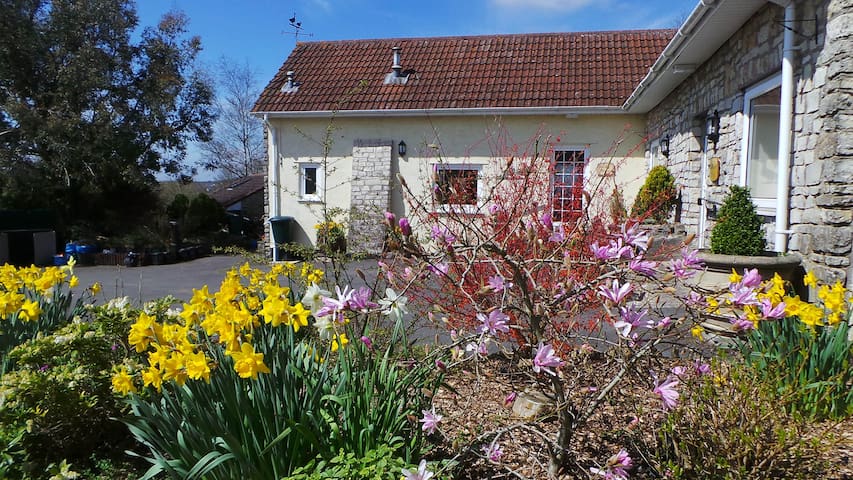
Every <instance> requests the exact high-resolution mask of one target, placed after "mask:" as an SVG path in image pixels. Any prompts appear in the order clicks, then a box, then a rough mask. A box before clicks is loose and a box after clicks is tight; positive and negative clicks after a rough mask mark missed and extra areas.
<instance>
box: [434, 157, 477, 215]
mask: <svg viewBox="0 0 853 480" xmlns="http://www.w3.org/2000/svg"><path fill="white" fill-rule="evenodd" d="M432 168H433V192H432V196H433V202H434V205H435V209H436V211H445V212H448V211H462V212H466V213H475V212H476V211H477V206H478V205H479V204H480V200H481V198H482V195H483V192H482V190H483V185H482V176H481V171H482V169H483V166H482V165H476V164H462V163H436V164H433V167H432Z"/></svg>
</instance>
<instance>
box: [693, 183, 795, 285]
mask: <svg viewBox="0 0 853 480" xmlns="http://www.w3.org/2000/svg"><path fill="white" fill-rule="evenodd" d="M762 225H763V222H762V221H761V217H759V216H758V213H757V212H756V210H755V204H754V203H752V197H751V196H750V193H749V188H747V187H740V186H736V185H735V186H732V187H731V190H730V192H729V194H728V195H727V196H726V198H725V200H723V204H722V206H721V207H720V210H719V213H718V214H717V223H716V224H715V225H714V227H713V228H712V229H711V249H710V251H704V252H699V257H700V258H701V259H702V260H703V261H704V262H705V266H706V272H705V273H704V274H703V275H702V276H701V277H702V278H701V279H700V283H699V286H702V287H705V288H707V289H709V290H719V289H723V288H727V287H728V284H729V281H728V278H729V275H730V274H731V273H732V270H735V271H736V272H738V273H740V274H743V272H744V270H746V269H758V272H759V273H760V274H761V277H762V278H765V279H766V278H771V277H773V275H774V274H776V273H778V274H779V276H781V277H782V279H783V280H786V281H788V282H791V283H792V284H793V286H794V288H799V286H800V285H801V284H802V278H798V275H799V274H800V272H801V269H800V263H801V262H802V258H801V257H800V256H799V255H797V254H795V253H788V254H780V253H777V252H768V251H767V250H766V246H767V244H766V241H765V239H764V231H763V229H762Z"/></svg>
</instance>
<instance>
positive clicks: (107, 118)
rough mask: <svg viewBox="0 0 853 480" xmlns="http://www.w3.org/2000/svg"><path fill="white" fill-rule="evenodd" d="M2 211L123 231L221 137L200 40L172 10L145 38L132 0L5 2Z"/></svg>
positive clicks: (0, 37)
mask: <svg viewBox="0 0 853 480" xmlns="http://www.w3.org/2000/svg"><path fill="white" fill-rule="evenodd" d="M0 12H3V13H2V14H0V209H3V208H51V209H53V210H55V211H56V212H57V214H59V216H60V218H61V219H62V220H63V221H64V222H65V223H66V225H69V224H73V225H78V226H79V225H85V226H89V227H90V228H92V229H97V230H98V231H99V232H101V233H111V232H110V231H109V230H111V229H118V228H120V226H121V225H122V224H125V225H127V224H132V223H136V222H138V221H139V216H140V215H144V214H145V213H147V212H149V211H151V209H152V208H154V206H155V205H156V202H157V199H156V185H157V183H156V180H155V177H154V176H155V174H156V173H158V172H165V173H168V174H172V175H176V176H177V175H179V174H181V173H186V172H185V169H184V167H183V164H182V161H183V159H184V155H185V151H186V146H187V142H188V141H192V140H201V141H206V140H208V139H209V138H210V134H211V125H212V122H213V120H214V115H213V113H212V110H211V102H212V89H211V87H210V85H209V82H208V81H207V80H205V79H204V78H203V77H202V76H201V75H199V74H198V73H197V72H196V71H195V70H194V68H193V66H194V63H195V58H196V56H197V54H198V52H199V51H200V50H201V43H200V40H199V38H198V37H190V38H184V37H185V33H186V25H187V19H186V17H184V16H183V15H182V14H178V13H170V14H167V15H166V16H164V17H163V19H162V21H161V22H160V24H159V25H158V26H157V27H149V28H145V29H144V30H143V31H142V34H141V38H140V40H139V41H138V43H134V42H132V41H131V38H130V37H131V33H132V32H133V31H134V29H135V28H136V26H137V17H136V12H135V7H134V4H133V2H132V1H131V0H0Z"/></svg>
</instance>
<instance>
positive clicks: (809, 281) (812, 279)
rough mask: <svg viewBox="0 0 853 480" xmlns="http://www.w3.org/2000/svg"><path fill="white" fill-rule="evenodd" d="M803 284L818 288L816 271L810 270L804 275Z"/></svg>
mask: <svg viewBox="0 0 853 480" xmlns="http://www.w3.org/2000/svg"><path fill="white" fill-rule="evenodd" d="M803 284H804V285H805V286H807V287H814V288H817V277H816V276H815V274H814V272H809V273H807V274H806V276H805V277H803Z"/></svg>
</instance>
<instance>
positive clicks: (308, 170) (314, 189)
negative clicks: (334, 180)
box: [299, 163, 323, 202]
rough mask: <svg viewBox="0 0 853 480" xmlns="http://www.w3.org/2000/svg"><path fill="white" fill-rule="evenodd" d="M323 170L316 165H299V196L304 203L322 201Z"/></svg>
mask: <svg viewBox="0 0 853 480" xmlns="http://www.w3.org/2000/svg"><path fill="white" fill-rule="evenodd" d="M322 182H323V177H322V169H321V167H320V165H319V164H316V163H303V164H300V165H299V196H300V198H301V199H302V200H304V201H311V202H318V201H320V191H321V190H322V189H323V185H322Z"/></svg>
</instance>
